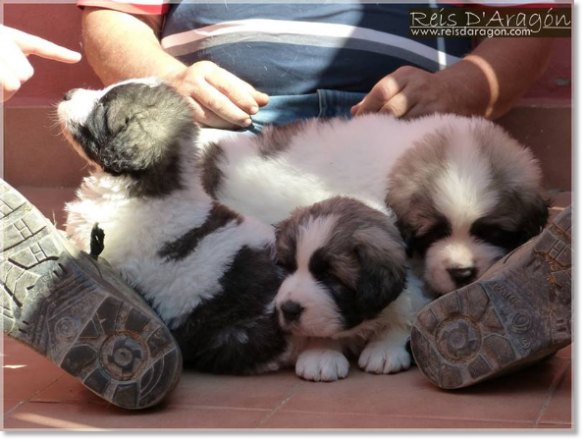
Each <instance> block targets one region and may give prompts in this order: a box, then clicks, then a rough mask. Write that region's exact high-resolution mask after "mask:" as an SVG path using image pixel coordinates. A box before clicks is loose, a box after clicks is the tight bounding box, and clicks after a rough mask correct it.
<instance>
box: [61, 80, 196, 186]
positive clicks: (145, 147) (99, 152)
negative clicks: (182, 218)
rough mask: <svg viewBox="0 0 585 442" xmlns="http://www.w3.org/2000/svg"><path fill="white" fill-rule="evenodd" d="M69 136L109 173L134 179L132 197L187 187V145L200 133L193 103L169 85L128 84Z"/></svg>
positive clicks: (109, 95) (113, 92) (109, 96)
mask: <svg viewBox="0 0 585 442" xmlns="http://www.w3.org/2000/svg"><path fill="white" fill-rule="evenodd" d="M69 131H70V133H71V136H72V137H73V139H74V140H75V141H76V142H77V143H78V144H79V145H80V146H81V147H82V149H83V151H84V153H85V154H86V155H87V157H88V158H89V159H90V160H92V161H93V162H95V163H96V164H97V165H98V166H100V167H101V168H102V169H103V170H104V171H105V172H107V173H109V174H111V175H114V176H125V177H129V178H131V180H130V181H131V182H130V189H129V190H130V194H131V195H132V196H134V197H162V196H165V195H168V194H169V193H171V192H173V191H175V190H177V189H180V188H182V183H181V179H180V165H179V161H180V158H179V152H180V148H181V143H182V142H185V141H187V140H191V139H193V137H194V136H195V133H196V131H197V128H196V125H195V122H194V120H193V116H192V111H191V108H190V106H189V103H188V102H187V101H186V99H185V98H184V97H182V96H181V95H180V94H178V93H177V92H176V91H175V90H174V89H172V88H171V87H169V86H168V85H166V84H159V85H156V86H151V85H147V84H143V83H127V84H123V85H120V86H117V87H114V88H113V89H111V90H110V91H108V92H107V93H106V94H105V95H104V96H103V97H102V98H101V99H100V100H99V101H98V102H97V103H96V105H95V106H94V108H93V110H92V112H91V113H90V115H89V116H88V118H87V120H86V121H85V122H84V123H83V124H81V125H80V124H74V125H73V126H72V127H70V128H69Z"/></svg>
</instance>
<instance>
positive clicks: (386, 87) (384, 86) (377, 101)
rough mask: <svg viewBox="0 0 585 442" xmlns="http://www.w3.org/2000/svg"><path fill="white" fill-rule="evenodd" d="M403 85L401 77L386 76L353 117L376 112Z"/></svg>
mask: <svg viewBox="0 0 585 442" xmlns="http://www.w3.org/2000/svg"><path fill="white" fill-rule="evenodd" d="M404 85H405V81H404V79H403V78H402V77H401V76H394V75H388V76H386V77H384V78H383V79H382V80H380V81H379V82H378V83H377V84H376V85H375V86H374V88H373V89H372V90H371V91H370V92H369V93H368V95H366V97H365V98H364V100H363V102H362V103H361V104H360V105H359V106H358V107H357V109H356V110H355V113H354V115H355V116H358V115H363V114H368V113H375V112H378V111H379V110H380V109H381V108H382V106H384V105H385V104H386V103H387V102H388V101H390V100H391V99H392V97H393V96H394V95H396V94H397V93H399V92H400V91H401V90H402V88H403V87H404Z"/></svg>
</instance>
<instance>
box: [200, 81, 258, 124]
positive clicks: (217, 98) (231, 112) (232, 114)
mask: <svg viewBox="0 0 585 442" xmlns="http://www.w3.org/2000/svg"><path fill="white" fill-rule="evenodd" d="M191 95H192V97H193V98H194V99H195V101H197V102H198V103H200V104H201V105H202V106H203V107H205V108H207V109H209V110H210V111H212V112H213V113H214V114H216V115H217V116H219V117H221V118H223V119H224V120H226V121H228V122H230V123H232V124H237V125H238V126H241V127H248V126H249V125H250V124H252V120H251V119H250V115H249V114H247V113H246V112H244V111H243V110H242V109H240V108H239V107H238V106H236V105H235V104H234V103H233V102H232V101H231V100H230V99H229V98H228V97H226V96H225V95H224V94H222V93H221V92H220V91H218V90H217V89H216V88H215V87H213V86H212V85H210V84H208V83H207V82H205V81H200V82H198V83H197V85H196V86H195V89H194V91H193V93H192V94H191Z"/></svg>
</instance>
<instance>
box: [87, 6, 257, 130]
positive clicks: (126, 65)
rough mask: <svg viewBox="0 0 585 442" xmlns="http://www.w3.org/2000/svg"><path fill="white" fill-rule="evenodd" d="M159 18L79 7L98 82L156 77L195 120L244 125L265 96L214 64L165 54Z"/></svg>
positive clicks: (89, 55) (213, 125)
mask: <svg viewBox="0 0 585 442" xmlns="http://www.w3.org/2000/svg"><path fill="white" fill-rule="evenodd" d="M162 21H163V16H162V15H155V16H141V15H131V14H127V13H124V12H119V11H113V10H107V9H96V8H85V9H84V11H83V17H82V25H83V41H84V45H85V51H86V54H87V58H88V61H89V63H90V65H91V66H92V68H93V69H94V71H95V72H96V74H97V75H98V76H99V77H100V79H101V80H102V81H103V82H104V84H106V85H109V84H113V83H117V82H119V81H122V80H126V79H130V78H141V77H151V76H156V77H159V78H161V79H163V80H165V81H167V82H168V83H169V84H171V85H172V86H174V87H175V88H176V89H177V90H178V91H179V92H181V93H182V94H183V95H185V96H186V97H188V98H189V99H190V101H191V104H192V106H193V109H194V116H195V119H196V120H197V121H199V122H200V123H203V124H205V125H207V126H212V127H222V128H225V127H233V125H237V126H244V127H245V126H248V125H250V124H251V119H250V115H253V114H255V113H256V112H257V111H258V107H259V106H263V105H265V104H266V103H267V102H268V96H266V95H265V94H263V93H261V92H258V91H256V90H255V89H254V88H253V87H252V86H251V85H249V84H248V83H246V82H244V81H242V80H240V79H239V78H237V77H236V76H235V75H233V74H231V73H229V72H227V71H226V70H224V69H222V68H220V67H219V66H217V65H215V64H214V63H211V62H209V61H202V62H199V63H195V64H193V65H192V66H185V65H184V64H183V63H181V62H180V61H179V60H177V59H175V58H174V57H172V56H171V55H169V54H167V53H166V52H165V51H164V50H163V49H162V47H161V44H160V41H159V35H160V31H161V26H162Z"/></svg>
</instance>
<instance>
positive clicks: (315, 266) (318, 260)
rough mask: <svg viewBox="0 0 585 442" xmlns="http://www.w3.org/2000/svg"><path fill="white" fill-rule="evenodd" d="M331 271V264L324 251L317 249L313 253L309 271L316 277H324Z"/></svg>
mask: <svg viewBox="0 0 585 442" xmlns="http://www.w3.org/2000/svg"><path fill="white" fill-rule="evenodd" d="M330 270H331V263H330V260H329V257H327V256H326V255H325V253H324V251H323V249H317V250H316V251H315V252H313V255H312V256H311V259H310V260H309V271H310V272H311V273H312V274H313V275H315V276H324V275H327V274H328V273H329V271H330Z"/></svg>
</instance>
